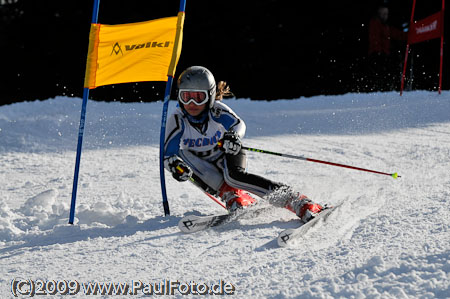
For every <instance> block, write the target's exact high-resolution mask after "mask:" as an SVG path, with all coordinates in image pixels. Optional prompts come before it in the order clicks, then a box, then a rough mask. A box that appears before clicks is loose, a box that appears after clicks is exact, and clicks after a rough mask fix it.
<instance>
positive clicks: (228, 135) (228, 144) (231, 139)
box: [222, 131, 242, 155]
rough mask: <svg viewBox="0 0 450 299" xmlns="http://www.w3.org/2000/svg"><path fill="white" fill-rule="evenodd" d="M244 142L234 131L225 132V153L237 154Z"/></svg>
mask: <svg viewBox="0 0 450 299" xmlns="http://www.w3.org/2000/svg"><path fill="white" fill-rule="evenodd" d="M241 147H242V142H241V139H240V138H239V135H238V134H237V133H236V132H234V131H227V132H225V134H223V140H222V149H223V151H224V152H225V154H231V155H237V154H238V153H239V151H240V150H241Z"/></svg>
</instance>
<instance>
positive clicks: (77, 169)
mask: <svg viewBox="0 0 450 299" xmlns="http://www.w3.org/2000/svg"><path fill="white" fill-rule="evenodd" d="M99 6H100V0H94V9H93V12H92V22H91V23H93V24H94V23H98V8H99ZM88 98H89V88H87V87H85V88H84V90H83V103H82V105H81V116H80V127H79V130H78V145H77V156H76V159H75V173H74V176H73V187H72V201H71V203H70V215H69V224H73V221H74V219H75V204H76V199H77V189H78V175H79V172H80V161H81V148H82V146H83V134H84V124H85V122H86V107H87V100H88Z"/></svg>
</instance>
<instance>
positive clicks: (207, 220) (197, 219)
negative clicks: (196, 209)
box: [178, 205, 273, 233]
mask: <svg viewBox="0 0 450 299" xmlns="http://www.w3.org/2000/svg"><path fill="white" fill-rule="evenodd" d="M272 208H273V207H272V206H260V205H252V206H248V207H246V208H244V209H237V210H235V211H234V212H231V213H228V214H217V215H208V216H196V215H189V216H185V217H183V218H181V220H180V221H178V228H179V229H180V230H181V231H182V232H183V233H195V232H198V231H201V230H205V229H208V228H211V227H215V226H219V225H222V224H225V223H229V222H232V221H234V220H236V219H238V218H241V217H242V218H247V217H256V216H258V215H260V214H261V213H264V212H266V211H267V210H271V209H272Z"/></svg>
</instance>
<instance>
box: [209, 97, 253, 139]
mask: <svg viewBox="0 0 450 299" xmlns="http://www.w3.org/2000/svg"><path fill="white" fill-rule="evenodd" d="M212 116H213V119H214V120H215V121H217V122H219V123H221V124H222V125H223V126H224V128H225V129H226V130H227V131H233V132H236V134H237V136H238V137H239V138H243V137H244V135H245V130H246V125H245V123H244V121H243V120H242V119H241V118H240V117H239V116H238V115H237V114H236V113H234V111H233V110H231V108H230V107H228V106H226V105H225V104H223V103H220V102H216V104H215V105H214V108H213V111H212Z"/></svg>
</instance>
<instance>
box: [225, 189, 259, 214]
mask: <svg viewBox="0 0 450 299" xmlns="http://www.w3.org/2000/svg"><path fill="white" fill-rule="evenodd" d="M219 197H220V198H221V199H222V201H223V202H224V203H225V204H226V208H227V210H228V211H229V212H234V211H236V210H237V209H239V208H244V207H247V206H250V205H252V204H255V203H256V199H254V198H253V197H251V196H250V194H248V193H247V192H245V191H244V190H240V189H236V188H233V187H231V186H229V185H228V184H227V183H223V185H222V187H220V190H219Z"/></svg>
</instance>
